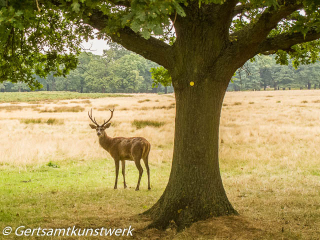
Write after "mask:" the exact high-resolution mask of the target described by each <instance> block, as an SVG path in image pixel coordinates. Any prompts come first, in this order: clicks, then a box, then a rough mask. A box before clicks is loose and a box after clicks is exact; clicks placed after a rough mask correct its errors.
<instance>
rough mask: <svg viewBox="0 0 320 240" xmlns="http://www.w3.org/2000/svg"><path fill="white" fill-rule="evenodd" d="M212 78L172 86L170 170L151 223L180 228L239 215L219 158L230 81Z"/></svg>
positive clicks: (157, 225)
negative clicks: (172, 223)
mask: <svg viewBox="0 0 320 240" xmlns="http://www.w3.org/2000/svg"><path fill="white" fill-rule="evenodd" d="M189 76H190V75H189ZM231 76H232V75H231ZM231 76H230V79H231ZM199 80H200V81H199ZM214 80H215V79H208V78H206V77H203V78H202V79H199V78H197V77H195V78H192V77H191V78H189V79H188V81H189V82H185V87H183V88H175V89H174V90H175V96H176V119H175V141H174V155H173V162H172V169H171V174H170V179H169V183H168V185H167V187H166V189H165V191H164V193H163V195H162V197H161V198H160V199H159V201H158V202H157V203H156V204H155V205H154V206H153V207H152V208H151V209H149V210H148V211H147V212H145V213H146V214H150V215H151V217H152V218H153V220H154V222H153V223H152V224H151V225H150V226H149V227H151V228H152V227H156V228H159V229H165V228H166V227H167V226H168V224H169V222H170V221H171V220H174V221H175V223H176V224H177V226H178V230H182V229H184V228H185V227H188V226H190V225H191V224H192V223H193V222H196V221H199V220H203V219H207V218H209V217H213V216H222V215H231V214H237V212H236V211H235V210H234V209H233V207H232V205H231V204H230V202H229V200H228V198H227V196H226V193H225V190H224V188H223V185H222V180H221V176H220V170H219V160H218V152H219V123H220V113H221V107H222V102H223V98H224V95H225V92H226V89H227V86H228V81H214ZM190 82H193V83H194V86H191V85H192V84H190ZM187 83H189V84H187ZM204 113H205V114H204Z"/></svg>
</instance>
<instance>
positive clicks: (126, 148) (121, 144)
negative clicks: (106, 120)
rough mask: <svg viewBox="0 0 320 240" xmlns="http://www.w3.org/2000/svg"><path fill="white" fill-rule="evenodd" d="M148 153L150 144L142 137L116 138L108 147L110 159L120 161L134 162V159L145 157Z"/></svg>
mask: <svg viewBox="0 0 320 240" xmlns="http://www.w3.org/2000/svg"><path fill="white" fill-rule="evenodd" d="M149 151H150V143H149V142H148V141H147V139H145V138H143V137H132V138H124V137H116V138H113V144H112V146H111V147H110V154H111V156H112V157H118V158H120V160H134V159H135V158H139V159H141V158H144V157H147V156H148V154H149Z"/></svg>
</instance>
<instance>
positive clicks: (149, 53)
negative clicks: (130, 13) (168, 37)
mask: <svg viewBox="0 0 320 240" xmlns="http://www.w3.org/2000/svg"><path fill="white" fill-rule="evenodd" d="M88 24H89V25H91V26H92V27H93V28H96V29H97V30H99V31H102V32H103V29H104V28H105V27H106V26H107V24H108V16H106V15H103V13H102V12H101V11H98V10H95V11H93V13H92V15H91V16H90V19H89V21H88ZM118 33H119V34H120V35H117V34H112V35H109V36H110V37H111V39H112V40H113V41H114V42H116V43H119V44H121V45H122V46H124V47H125V48H126V49H128V50H130V51H133V52H135V53H137V54H140V55H141V56H143V57H145V58H147V59H149V60H151V61H153V62H156V63H158V64H160V65H162V66H164V67H165V68H167V69H170V68H172V67H173V66H174V65H173V54H172V50H171V46H170V45H168V44H166V43H164V42H162V41H161V40H159V39H156V38H154V37H150V38H149V39H148V40H147V39H145V38H143V37H142V36H140V34H139V33H135V32H134V31H133V30H131V29H130V28H129V27H124V28H122V29H119V30H118Z"/></svg>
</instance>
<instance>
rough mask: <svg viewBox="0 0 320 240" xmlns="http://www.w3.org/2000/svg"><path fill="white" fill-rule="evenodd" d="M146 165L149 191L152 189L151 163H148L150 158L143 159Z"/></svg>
mask: <svg viewBox="0 0 320 240" xmlns="http://www.w3.org/2000/svg"><path fill="white" fill-rule="evenodd" d="M143 162H144V165H145V166H146V169H147V174H148V190H150V189H151V187H150V170H149V163H148V157H146V158H144V159H143Z"/></svg>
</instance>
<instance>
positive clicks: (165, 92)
mask: <svg viewBox="0 0 320 240" xmlns="http://www.w3.org/2000/svg"><path fill="white" fill-rule="evenodd" d="M164 94H168V87H167V86H165V87H164Z"/></svg>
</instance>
